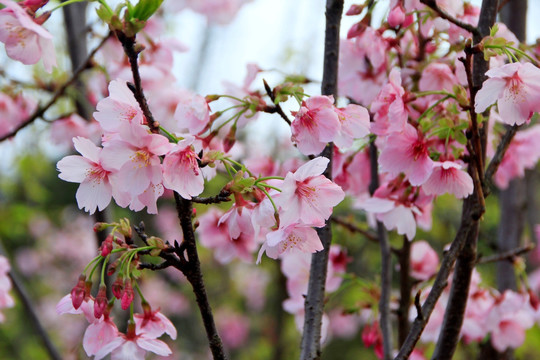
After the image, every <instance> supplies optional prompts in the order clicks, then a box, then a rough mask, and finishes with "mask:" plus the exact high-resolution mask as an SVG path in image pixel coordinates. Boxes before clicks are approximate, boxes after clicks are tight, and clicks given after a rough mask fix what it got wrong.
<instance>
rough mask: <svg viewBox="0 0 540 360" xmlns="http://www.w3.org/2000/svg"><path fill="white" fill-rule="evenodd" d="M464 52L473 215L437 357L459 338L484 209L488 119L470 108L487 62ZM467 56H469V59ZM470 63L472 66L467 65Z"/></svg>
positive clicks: (491, 5)
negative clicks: (472, 153)
mask: <svg viewBox="0 0 540 360" xmlns="http://www.w3.org/2000/svg"><path fill="white" fill-rule="evenodd" d="M497 9H498V0H484V1H483V2H482V8H481V10H480V18H479V20H478V33H475V34H474V36H473V42H474V45H476V44H478V43H480V42H481V41H482V38H483V37H484V36H487V35H489V32H490V28H491V27H492V26H493V24H494V23H495V20H496V17H497ZM466 56H467V60H468V61H467V64H468V65H469V66H468V67H467V68H466V70H467V71H468V72H471V75H470V76H468V79H469V92H470V99H471V100H470V105H471V109H470V117H471V126H470V127H469V130H468V131H470V132H472V134H471V136H470V138H469V141H468V142H467V143H468V144H467V145H468V148H474V150H475V151H476V152H477V153H476V156H474V157H471V160H472V161H471V162H470V164H469V168H468V172H469V174H470V175H471V177H472V178H473V181H474V193H473V194H472V195H471V196H469V197H468V198H467V199H465V201H464V203H463V212H464V214H466V213H467V212H469V211H472V212H471V214H472V215H473V216H472V217H471V218H462V224H463V221H465V222H468V223H470V225H471V226H470V231H469V232H468V233H467V235H466V237H465V243H464V246H463V249H462V250H461V251H460V253H459V255H458V259H457V262H456V268H455V270H454V277H453V282H452V287H451V289H450V295H449V299H448V305H447V307H446V310H445V314H444V320H443V325H442V328H441V332H440V335H439V339H438V341H437V345H436V347H435V351H434V353H433V357H432V358H433V359H437V360H447V359H448V360H449V359H451V358H452V357H453V355H454V352H455V349H456V346H457V343H458V341H459V335H460V332H461V326H462V324H463V318H464V315H465V308H466V306H467V299H468V295H469V288H470V282H471V277H472V272H473V270H474V266H475V265H476V256H477V254H476V251H477V250H476V249H477V238H478V231H479V220H480V217H481V216H482V214H483V213H484V211H485V204H484V193H483V186H484V184H483V181H484V167H483V164H484V162H485V156H486V155H485V154H486V143H487V131H486V129H487V126H488V123H487V122H485V123H484V124H483V127H482V128H478V124H477V122H476V112H475V111H474V110H473V109H474V99H475V97H476V94H477V93H478V91H479V90H480V88H481V87H482V84H483V82H484V80H485V79H486V75H485V73H486V72H487V70H488V69H489V64H488V62H487V61H486V60H485V59H484V57H483V55H482V54H479V53H474V54H473V53H471V52H468V51H467V50H466ZM469 59H472V61H471V60H469ZM471 63H472V69H471V67H470V64H471Z"/></svg>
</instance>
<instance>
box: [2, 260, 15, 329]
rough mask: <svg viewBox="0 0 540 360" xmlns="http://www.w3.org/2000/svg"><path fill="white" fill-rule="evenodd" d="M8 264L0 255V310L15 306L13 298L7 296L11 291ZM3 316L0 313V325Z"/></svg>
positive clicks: (3, 318)
mask: <svg viewBox="0 0 540 360" xmlns="http://www.w3.org/2000/svg"><path fill="white" fill-rule="evenodd" d="M9 270H10V266H9V262H8V259H7V258H6V257H5V256H2V255H0V309H5V308H10V307H13V306H14V305H15V302H14V301H13V298H12V297H11V295H10V294H9V291H10V290H11V280H10V278H9ZM4 320H5V317H4V314H2V313H1V312H0V323H2V322H4Z"/></svg>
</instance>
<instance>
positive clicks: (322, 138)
mask: <svg viewBox="0 0 540 360" xmlns="http://www.w3.org/2000/svg"><path fill="white" fill-rule="evenodd" d="M293 114H294V115H295V116H294V120H293V122H292V124H291V130H292V140H293V141H294V142H295V143H296V145H297V146H298V150H300V152H301V153H302V154H304V155H316V154H319V153H320V152H321V151H323V149H324V147H325V146H326V144H327V143H328V142H330V141H333V140H334V138H335V136H336V135H337V133H338V131H339V128H340V122H339V118H338V114H337V113H336V112H335V111H334V98H333V97H332V96H312V97H310V98H308V99H307V100H304V101H303V102H302V106H301V107H300V110H298V111H297V112H295V113H293Z"/></svg>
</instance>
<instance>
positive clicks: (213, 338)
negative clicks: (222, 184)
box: [174, 192, 226, 359]
mask: <svg viewBox="0 0 540 360" xmlns="http://www.w3.org/2000/svg"><path fill="white" fill-rule="evenodd" d="M174 200H175V202H176V210H177V212H178V218H179V220H180V226H181V227H182V232H183V234H184V241H183V244H184V245H185V251H186V253H187V256H188V262H187V264H186V266H185V267H184V270H182V272H183V274H184V275H185V276H186V278H187V279H188V281H189V283H190V284H191V286H192V288H193V293H194V294H195V298H196V300H197V305H198V306H199V311H200V313H201V316H202V319H203V324H204V328H205V330H206V336H207V338H208V342H209V343H210V351H211V352H212V355H213V357H214V359H226V356H225V351H224V349H223V344H222V342H221V338H220V337H219V334H218V332H217V329H216V325H215V322H214V315H213V314H212V308H211V307H210V303H209V302H208V295H207V294H206V289H205V286H204V281H203V275H202V271H201V264H200V261H199V254H198V252H197V244H196V241H195V232H194V230H193V224H192V217H191V215H192V210H193V208H192V204H191V201H189V200H186V199H183V198H182V197H180V195H178V193H176V192H174Z"/></svg>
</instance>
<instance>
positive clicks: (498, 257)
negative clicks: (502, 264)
mask: <svg viewBox="0 0 540 360" xmlns="http://www.w3.org/2000/svg"><path fill="white" fill-rule="evenodd" d="M535 247H536V246H535V245H534V244H532V243H531V244H528V245H524V246H520V247H518V248H515V249H511V250H508V251H505V252H502V253H500V254H495V255H489V256H479V257H478V258H477V259H476V263H477V264H487V263H492V262H497V261H504V260H508V261H513V260H514V259H515V258H516V257H518V256H520V255H523V254H525V253H527V252H529V251H531V250H533V249H534V248H535Z"/></svg>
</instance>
